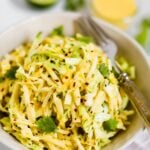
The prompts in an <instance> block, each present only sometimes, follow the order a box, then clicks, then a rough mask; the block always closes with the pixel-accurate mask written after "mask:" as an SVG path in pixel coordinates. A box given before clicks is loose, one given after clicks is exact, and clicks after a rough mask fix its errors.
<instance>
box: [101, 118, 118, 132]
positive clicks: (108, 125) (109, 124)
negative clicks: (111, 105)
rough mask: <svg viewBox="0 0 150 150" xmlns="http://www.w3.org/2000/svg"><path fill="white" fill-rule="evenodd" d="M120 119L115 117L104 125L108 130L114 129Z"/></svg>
mask: <svg viewBox="0 0 150 150" xmlns="http://www.w3.org/2000/svg"><path fill="white" fill-rule="evenodd" d="M117 124H118V121H116V120H115V119H110V120H107V121H105V122H104V123H103V127H104V129H105V130H107V131H114V130H116V128H117Z"/></svg>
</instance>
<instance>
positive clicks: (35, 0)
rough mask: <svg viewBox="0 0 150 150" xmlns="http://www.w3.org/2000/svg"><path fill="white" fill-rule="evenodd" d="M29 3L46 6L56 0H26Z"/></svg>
mask: <svg viewBox="0 0 150 150" xmlns="http://www.w3.org/2000/svg"><path fill="white" fill-rule="evenodd" d="M28 1H29V2H30V3H31V4H33V5H36V6H39V7H47V6H50V5H53V4H54V3H56V2H57V0H28Z"/></svg>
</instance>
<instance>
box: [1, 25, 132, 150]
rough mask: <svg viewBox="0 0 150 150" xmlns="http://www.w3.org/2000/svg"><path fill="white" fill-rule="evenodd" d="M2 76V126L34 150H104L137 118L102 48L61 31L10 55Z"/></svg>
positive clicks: (88, 40)
mask: <svg viewBox="0 0 150 150" xmlns="http://www.w3.org/2000/svg"><path fill="white" fill-rule="evenodd" d="M0 74H1V76H0V112H1V114H2V115H1V116H0V123H1V125H2V127H3V129H4V130H5V131H7V132H8V133H10V134H11V135H13V136H14V137H15V138H16V139H17V140H18V141H20V142H21V143H22V144H24V145H25V146H26V147H27V148H29V149H33V150H43V149H50V150H74V149H79V150H90V149H91V150H99V149H101V148H102V147H103V146H105V145H106V144H108V143H109V142H111V139H110V138H112V137H113V136H115V135H116V133H118V131H120V130H126V126H127V125H128V124H129V121H128V116H130V115H131V114H133V110H128V109H127V108H126V107H127V104H128V96H127V94H126V93H125V92H124V91H123V89H121V87H119V84H118V81H117V78H116V77H115V73H114V71H113V67H112V65H111V62H110V60H109V59H108V58H107V56H106V54H104V52H103V51H102V50H101V48H99V47H98V46H96V45H95V44H94V43H93V42H91V40H90V38H88V37H85V36H82V35H80V34H76V35H75V36H74V37H68V36H63V35H62V28H60V27H59V28H57V29H55V30H54V31H53V32H52V33H51V35H49V36H47V37H46V38H42V34H41V33H38V34H37V36H36V38H35V40H34V41H33V42H27V43H25V44H22V45H21V46H19V47H18V48H16V49H15V50H14V51H12V52H11V53H9V54H7V55H5V56H4V57H3V58H2V60H1V62H0Z"/></svg>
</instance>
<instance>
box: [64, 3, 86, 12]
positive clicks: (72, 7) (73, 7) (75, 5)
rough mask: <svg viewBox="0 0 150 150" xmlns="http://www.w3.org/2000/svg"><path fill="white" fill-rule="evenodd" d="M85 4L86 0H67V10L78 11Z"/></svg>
mask: <svg viewBox="0 0 150 150" xmlns="http://www.w3.org/2000/svg"><path fill="white" fill-rule="evenodd" d="M84 5H85V0H66V5H65V8H66V9H67V10H72V11H76V10H78V9H79V8H82V7H83V6H84Z"/></svg>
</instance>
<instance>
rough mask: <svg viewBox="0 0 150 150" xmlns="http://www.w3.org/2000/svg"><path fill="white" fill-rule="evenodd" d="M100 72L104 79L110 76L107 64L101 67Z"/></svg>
mask: <svg viewBox="0 0 150 150" xmlns="http://www.w3.org/2000/svg"><path fill="white" fill-rule="evenodd" d="M99 71H100V73H101V74H102V75H103V76H104V77H106V78H108V76H109V69H108V67H107V65H106V64H104V63H103V64H101V65H100V67H99Z"/></svg>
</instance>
